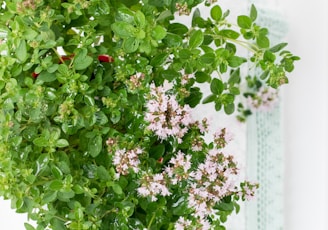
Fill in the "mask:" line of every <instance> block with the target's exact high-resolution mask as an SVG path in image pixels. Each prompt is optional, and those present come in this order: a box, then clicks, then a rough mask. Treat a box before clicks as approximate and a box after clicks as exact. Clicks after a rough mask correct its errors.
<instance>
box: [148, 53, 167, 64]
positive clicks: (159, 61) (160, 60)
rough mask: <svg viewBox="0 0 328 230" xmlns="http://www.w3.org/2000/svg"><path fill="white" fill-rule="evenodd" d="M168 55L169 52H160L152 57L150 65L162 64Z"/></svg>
mask: <svg viewBox="0 0 328 230" xmlns="http://www.w3.org/2000/svg"><path fill="white" fill-rule="evenodd" d="M168 56H169V55H168V53H159V54H157V55H156V56H154V57H153V58H152V59H151V61H150V65H152V66H161V65H163V64H164V62H165V61H166V59H167V57H168Z"/></svg>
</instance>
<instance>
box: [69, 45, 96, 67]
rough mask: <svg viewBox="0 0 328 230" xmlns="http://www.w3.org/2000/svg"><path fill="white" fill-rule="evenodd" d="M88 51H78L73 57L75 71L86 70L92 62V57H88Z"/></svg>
mask: <svg viewBox="0 0 328 230" xmlns="http://www.w3.org/2000/svg"><path fill="white" fill-rule="evenodd" d="M87 54H88V50H87V49H85V48H82V49H79V50H78V51H77V52H76V55H75V57H74V61H73V64H74V68H75V69H76V70H84V69H86V68H88V66H89V65H91V63H92V62H93V59H92V57H90V56H88V55H87Z"/></svg>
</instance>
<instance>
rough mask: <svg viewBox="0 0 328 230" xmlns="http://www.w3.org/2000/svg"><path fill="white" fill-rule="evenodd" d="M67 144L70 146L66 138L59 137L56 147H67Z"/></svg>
mask: <svg viewBox="0 0 328 230" xmlns="http://www.w3.org/2000/svg"><path fill="white" fill-rule="evenodd" d="M67 146H69V143H68V141H67V140H65V139H59V140H57V141H56V147H58V148H64V147H67Z"/></svg>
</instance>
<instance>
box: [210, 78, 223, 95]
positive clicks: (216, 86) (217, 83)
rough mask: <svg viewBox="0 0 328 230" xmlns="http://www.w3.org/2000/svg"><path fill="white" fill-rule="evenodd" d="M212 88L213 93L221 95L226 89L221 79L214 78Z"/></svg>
mask: <svg viewBox="0 0 328 230" xmlns="http://www.w3.org/2000/svg"><path fill="white" fill-rule="evenodd" d="M210 88H211V92H212V93H213V94H215V95H220V94H221V93H222V92H223V90H224V84H223V82H222V81H221V80H220V79H217V78H213V79H212V82H211V86H210Z"/></svg>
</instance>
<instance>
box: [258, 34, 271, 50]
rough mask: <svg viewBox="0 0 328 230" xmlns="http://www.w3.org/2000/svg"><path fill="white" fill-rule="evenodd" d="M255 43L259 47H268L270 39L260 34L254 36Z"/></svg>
mask: <svg viewBox="0 0 328 230" xmlns="http://www.w3.org/2000/svg"><path fill="white" fill-rule="evenodd" d="M256 44H257V45H258V46H259V47H260V48H269V46H270V40H269V38H268V37H267V36H265V35H260V36H258V37H257V38H256Z"/></svg>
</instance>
